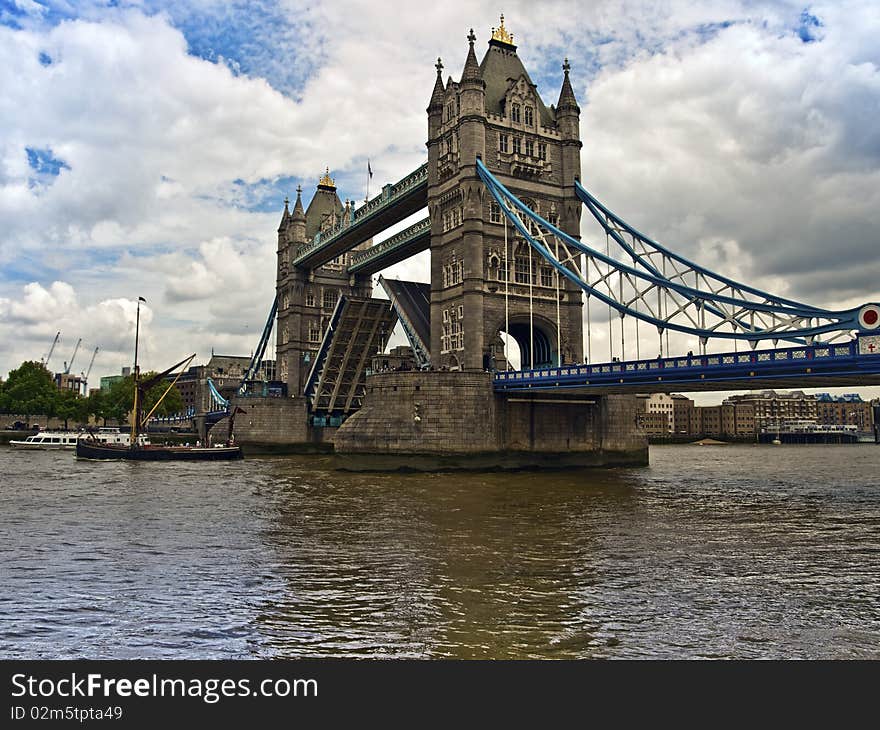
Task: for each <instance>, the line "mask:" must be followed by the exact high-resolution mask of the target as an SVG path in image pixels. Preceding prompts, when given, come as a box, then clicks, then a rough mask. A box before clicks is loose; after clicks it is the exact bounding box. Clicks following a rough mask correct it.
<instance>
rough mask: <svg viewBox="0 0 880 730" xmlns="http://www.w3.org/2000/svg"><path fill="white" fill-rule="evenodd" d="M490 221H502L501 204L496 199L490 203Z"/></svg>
mask: <svg viewBox="0 0 880 730" xmlns="http://www.w3.org/2000/svg"><path fill="white" fill-rule="evenodd" d="M489 222H490V223H501V206H499V205H498V203H496V202H495V201H494V200H493V201H492V202H491V203H489Z"/></svg>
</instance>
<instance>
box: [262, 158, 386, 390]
mask: <svg viewBox="0 0 880 730" xmlns="http://www.w3.org/2000/svg"><path fill="white" fill-rule="evenodd" d="M353 211H354V201H353V200H351V201H348V200H347V201H346V202H345V204H344V205H343V203H342V201H341V200H340V199H339V195H338V194H337V192H336V184H335V182H334V181H333V179H332V178H331V177H330V171H329V169H328V170H327V171H326V172H325V173H324V175H323V176H322V177H321V179H320V181H319V182H318V187H317V190H316V191H315V194H314V197H312V200H311V202H310V203H309V206H308V208H307V209H304V208H303V203H302V188H297V192H296V202H295V204H294V206H293V213H291V212H290V210H289V209H288V203H287V201H286V200H285V202H284V213H283V214H282V216H281V224H280V225H279V227H278V274H277V279H276V285H275V286H276V292H277V296H278V315H277V320H278V321H277V329H276V332H277V335H276V337H277V339H276V342H277V345H276V363H277V370H276V372H277V378H278V379H279V380H280V381H282V382H284V383H286V384H287V391H288V395H291V396H298V395H302V392H303V387H304V385H305V382H306V378H308V375H309V371H310V370H311V368H312V364H313V362H314V358H315V355H316V354H317V352H318V348H319V347H320V345H321V340H322V339H323V337H324V332H325V331H326V329H327V326H328V325H329V323H330V318H331V317H332V315H333V310H334V308H335V307H336V302H337V301H338V299H339V297H340V295H341V294H346V295H349V296H358V297H369V296H370V293H371V291H372V286H371V281H370V277H369V276H349V274H348V273H347V271H346V269H347V268H348V263H349V259H350V257H351V254H352V253H353V252H354V251H351V252H347V253H344V254H342V255H341V256H338V257H337V258H335V259H333V260H332V261H330V262H328V263H326V264H324V265H323V266H319V267H318V268H316V269H304V268H300V267H297V266H293V265H292V263H291V262H292V261H293V260H294V259H295V258H296V256H297V254H298V253H299V251H300V249H301V248H302V247H303V246H304V245H306V244H307V243H309V242H311V241H312V240H313V239H314V238H315V234H317V233H318V232H319V231H326V230H328V229H330V228H333V226H335V225H336V224H337V223H339V222H340V221H341V220H343V219H344V218H345V217H346V216H349V217H350V216H351V215H352V213H353ZM371 244H372V239H370V240H368V241H365V242H364V243H363V244H361V245H360V246H358V247H357V249H356V250H359V249H362V248H365V247H367V246H369V245H371Z"/></svg>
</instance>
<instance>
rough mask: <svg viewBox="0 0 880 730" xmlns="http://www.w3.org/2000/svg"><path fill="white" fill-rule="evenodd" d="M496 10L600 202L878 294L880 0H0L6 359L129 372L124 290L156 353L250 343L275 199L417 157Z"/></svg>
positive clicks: (687, 247)
mask: <svg viewBox="0 0 880 730" xmlns="http://www.w3.org/2000/svg"><path fill="white" fill-rule="evenodd" d="M405 8H411V9H405ZM502 11H503V12H504V14H505V16H506V25H507V27H508V29H509V30H510V31H512V32H513V33H514V34H515V40H516V42H517V44H518V45H519V55H520V57H521V58H522V59H523V61H524V63H525V64H526V67H527V68H528V69H529V70H530V72H531V74H532V77H533V80H534V81H535V82H536V83H537V84H538V88H539V91H540V92H541V93H542V95H543V97H544V99H545V101H546V102H547V103H551V102H555V101H556V98H557V96H558V94H559V87H560V84H561V80H562V79H561V71H560V65H561V62H562V60H563V58H564V57H566V56H567V57H568V58H569V59H570V62H571V66H572V82H573V85H574V88H575V92H576V94H577V96H578V100H579V102H580V105H581V108H582V114H581V135H582V138H583V140H584V149H583V181H584V183H585V185H586V186H587V188H588V189H590V190H591V191H592V192H593V193H594V194H596V195H597V196H598V197H599V198H600V199H601V200H603V201H604V202H605V203H606V204H607V205H608V206H609V207H610V208H611V209H612V210H615V211H616V212H618V213H620V214H621V215H623V217H624V218H626V219H627V220H629V221H630V222H631V223H632V224H634V225H635V226H636V227H637V228H639V229H640V230H643V231H645V232H647V233H649V234H650V235H652V237H653V238H655V239H658V240H660V241H662V242H664V243H665V244H667V245H668V246H670V247H672V248H674V249H675V250H677V251H679V252H680V253H682V254H684V255H686V256H690V257H693V258H696V259H697V260H699V261H700V262H701V263H704V264H706V265H708V266H710V267H714V268H717V269H719V270H721V271H722V272H723V273H728V274H731V275H735V276H738V277H742V278H744V279H746V280H747V281H749V282H750V283H753V284H757V285H758V286H763V287H764V288H768V289H770V290H772V291H775V292H777V293H779V294H784V295H787V296H789V297H792V298H796V299H802V300H805V301H808V302H810V303H814V304H817V305H822V306H827V307H831V308H837V307H844V306H854V305H857V304H860V303H863V302H866V301H877V300H880V261H878V258H880V257H878V255H877V254H878V251H880V125H878V124H877V119H878V115H880V72H878V65H880V41H878V40H877V39H878V38H880V13H878V12H877V9H876V0H863V1H862V0H859V1H854V2H829V3H813V4H809V5H805V4H804V3H803V2H801V3H796V2H786V1H782V0H781V1H779V2H749V1H741V0H739V1H738V0H717V1H716V2H703V3H694V2H692V1H690V0H681V1H679V0H665V1H663V0H631V1H621V0H608V1H605V0H593V1H592V2H590V3H584V2H569V1H568V0H550V1H549V2H540V3H535V2H531V1H530V2H520V1H517V2H511V1H510V0H505V2H504V3H503V4H499V3H493V4H486V3H474V2H469V3H464V2H457V1H455V0H449V1H447V2H444V3H437V4H429V5H428V6H427V7H422V6H419V7H418V8H417V9H416V6H415V5H412V6H406V5H401V4H398V3H381V2H363V1H361V0H328V1H326V2H319V3H316V2H313V1H312V2H298V1H294V0H277V1H272V0H248V1H246V2H245V1H241V2H219V1H217V2H215V1H213V0H193V1H192V2H163V1H162V0H143V1H141V2H138V1H137V0H134V1H131V2H127V1H126V0H118V1H114V0H110V1H107V2H98V1H97V0H95V1H91V0H83V1H82V2H74V1H68V2H65V1H64V0H57V1H48V2H36V1H35V0H0V373H2V374H4V375H5V373H6V372H7V371H8V370H9V369H11V368H13V367H16V366H17V365H18V364H19V363H20V362H21V361H22V360H24V359H39V358H40V357H41V356H44V355H45V354H46V353H47V351H48V349H49V345H50V344H51V341H52V338H53V337H54V335H55V332H56V331H57V330H61V332H62V340H61V344H60V345H59V347H58V349H56V354H55V355H53V362H52V363H51V364H52V365H53V366H54V367H60V366H61V365H62V362H63V361H64V360H65V359H68V358H69V357H70V354H71V352H72V350H73V346H74V344H75V343H76V340H77V338H79V337H81V338H82V339H83V349H82V350H81V353H80V354H79V355H78V356H77V362H76V363H75V364H74V366H73V371H75V372H78V371H80V370H82V369H84V368H85V367H86V365H87V361H88V357H89V356H90V355H91V351H92V350H93V349H94V348H95V347H96V346H97V347H100V350H101V351H100V353H99V355H98V358H97V360H96V362H95V366H94V370H93V372H92V378H91V380H92V384H95V383H96V377H98V376H100V375H105V374H110V373H115V372H118V371H119V369H120V367H121V366H123V365H127V364H130V360H131V357H132V354H131V349H132V340H133V327H134V314H135V301H136V299H137V297H138V296H139V295H140V296H144V297H145V298H146V299H147V302H148V304H147V306H146V307H144V308H143V309H142V321H143V322H144V328H143V330H142V338H143V339H142V350H141V352H142V355H143V359H142V363H143V364H144V366H145V367H156V368H158V367H164V366H167V365H170V364H171V363H172V362H175V361H176V360H179V359H180V358H181V357H183V356H185V355H187V354H189V353H191V352H197V353H198V355H199V360H200V361H206V360H207V358H208V357H209V356H210V354H211V351H212V349H213V350H215V351H217V352H222V353H224V354H244V355H247V354H250V352H251V351H252V349H253V348H254V347H255V345H256V343H257V340H258V339H259V335H260V332H261V331H262V328H263V324H264V322H265V318H266V316H267V314H268V310H269V307H270V305H271V302H272V298H273V295H274V248H275V241H276V233H275V231H276V228H277V224H278V220H279V216H280V213H281V210H282V208H283V200H284V197H285V195H291V196H293V195H294V194H295V193H294V191H295V189H296V186H297V184H300V183H301V184H302V185H303V188H304V189H305V190H306V193H307V196H308V195H311V193H312V191H314V186H315V183H316V182H317V178H318V176H319V175H320V174H321V173H322V172H323V170H324V168H325V166H329V167H330V169H331V171H332V173H333V174H334V176H335V178H336V180H337V185H338V186H339V191H340V194H341V196H342V197H343V198H355V199H358V200H361V199H363V197H364V193H365V190H364V186H365V180H364V178H365V167H366V160H367V158H369V159H370V161H371V165H372V168H373V171H374V178H373V185H374V190H376V189H378V187H379V185H380V184H381V183H382V182H385V181H393V180H397V179H399V178H400V177H402V176H403V175H404V174H406V173H407V172H409V171H411V170H412V169H414V168H415V167H417V166H418V165H419V164H420V163H421V162H422V161H423V159H424V157H425V147H424V144H425V136H426V124H427V122H426V115H425V107H426V105H427V101H428V98H429V97H430V93H431V89H432V86H433V83H434V76H435V70H434V63H435V62H436V59H437V57H438V56H440V57H442V58H443V62H444V64H445V67H446V70H445V73H446V74H451V75H453V76H454V77H456V78H457V77H458V76H459V75H460V72H461V67H462V66H463V64H464V59H465V55H466V51H467V42H466V40H465V36H466V34H467V32H468V29H469V28H470V27H473V28H474V30H475V32H476V34H477V38H478V43H477V46H478V49H479V50H480V52H481V53H482V50H483V49H484V48H485V43H486V41H487V40H488V37H489V33H490V28H491V27H492V26H495V25H497V24H498V13H499V12H502ZM306 202H308V200H306ZM585 235H586V236H587V238H588V240H589V237H590V235H591V234H590V232H589V231H585ZM426 256H427V254H422V255H420V256H419V257H416V258H415V259H412V260H410V261H408V262H405V263H404V264H401V265H399V266H397V267H395V268H394V269H393V270H392V271H391V275H392V276H393V275H400V276H401V278H415V279H421V280H427V258H426Z"/></svg>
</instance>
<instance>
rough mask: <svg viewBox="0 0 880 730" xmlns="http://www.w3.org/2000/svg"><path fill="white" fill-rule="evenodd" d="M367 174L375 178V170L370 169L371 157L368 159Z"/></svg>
mask: <svg viewBox="0 0 880 730" xmlns="http://www.w3.org/2000/svg"><path fill="white" fill-rule="evenodd" d="M367 174H368V175H369V176H370V177H373V168H372V167H370V158H369V157H368V158H367Z"/></svg>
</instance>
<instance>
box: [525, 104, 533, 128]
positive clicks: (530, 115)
mask: <svg viewBox="0 0 880 730" xmlns="http://www.w3.org/2000/svg"><path fill="white" fill-rule="evenodd" d="M525 117H526V126H527V127H531V126H533V125H534V123H535V114H534V111H533V110H532V107H530V106H527V107H526V109H525Z"/></svg>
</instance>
